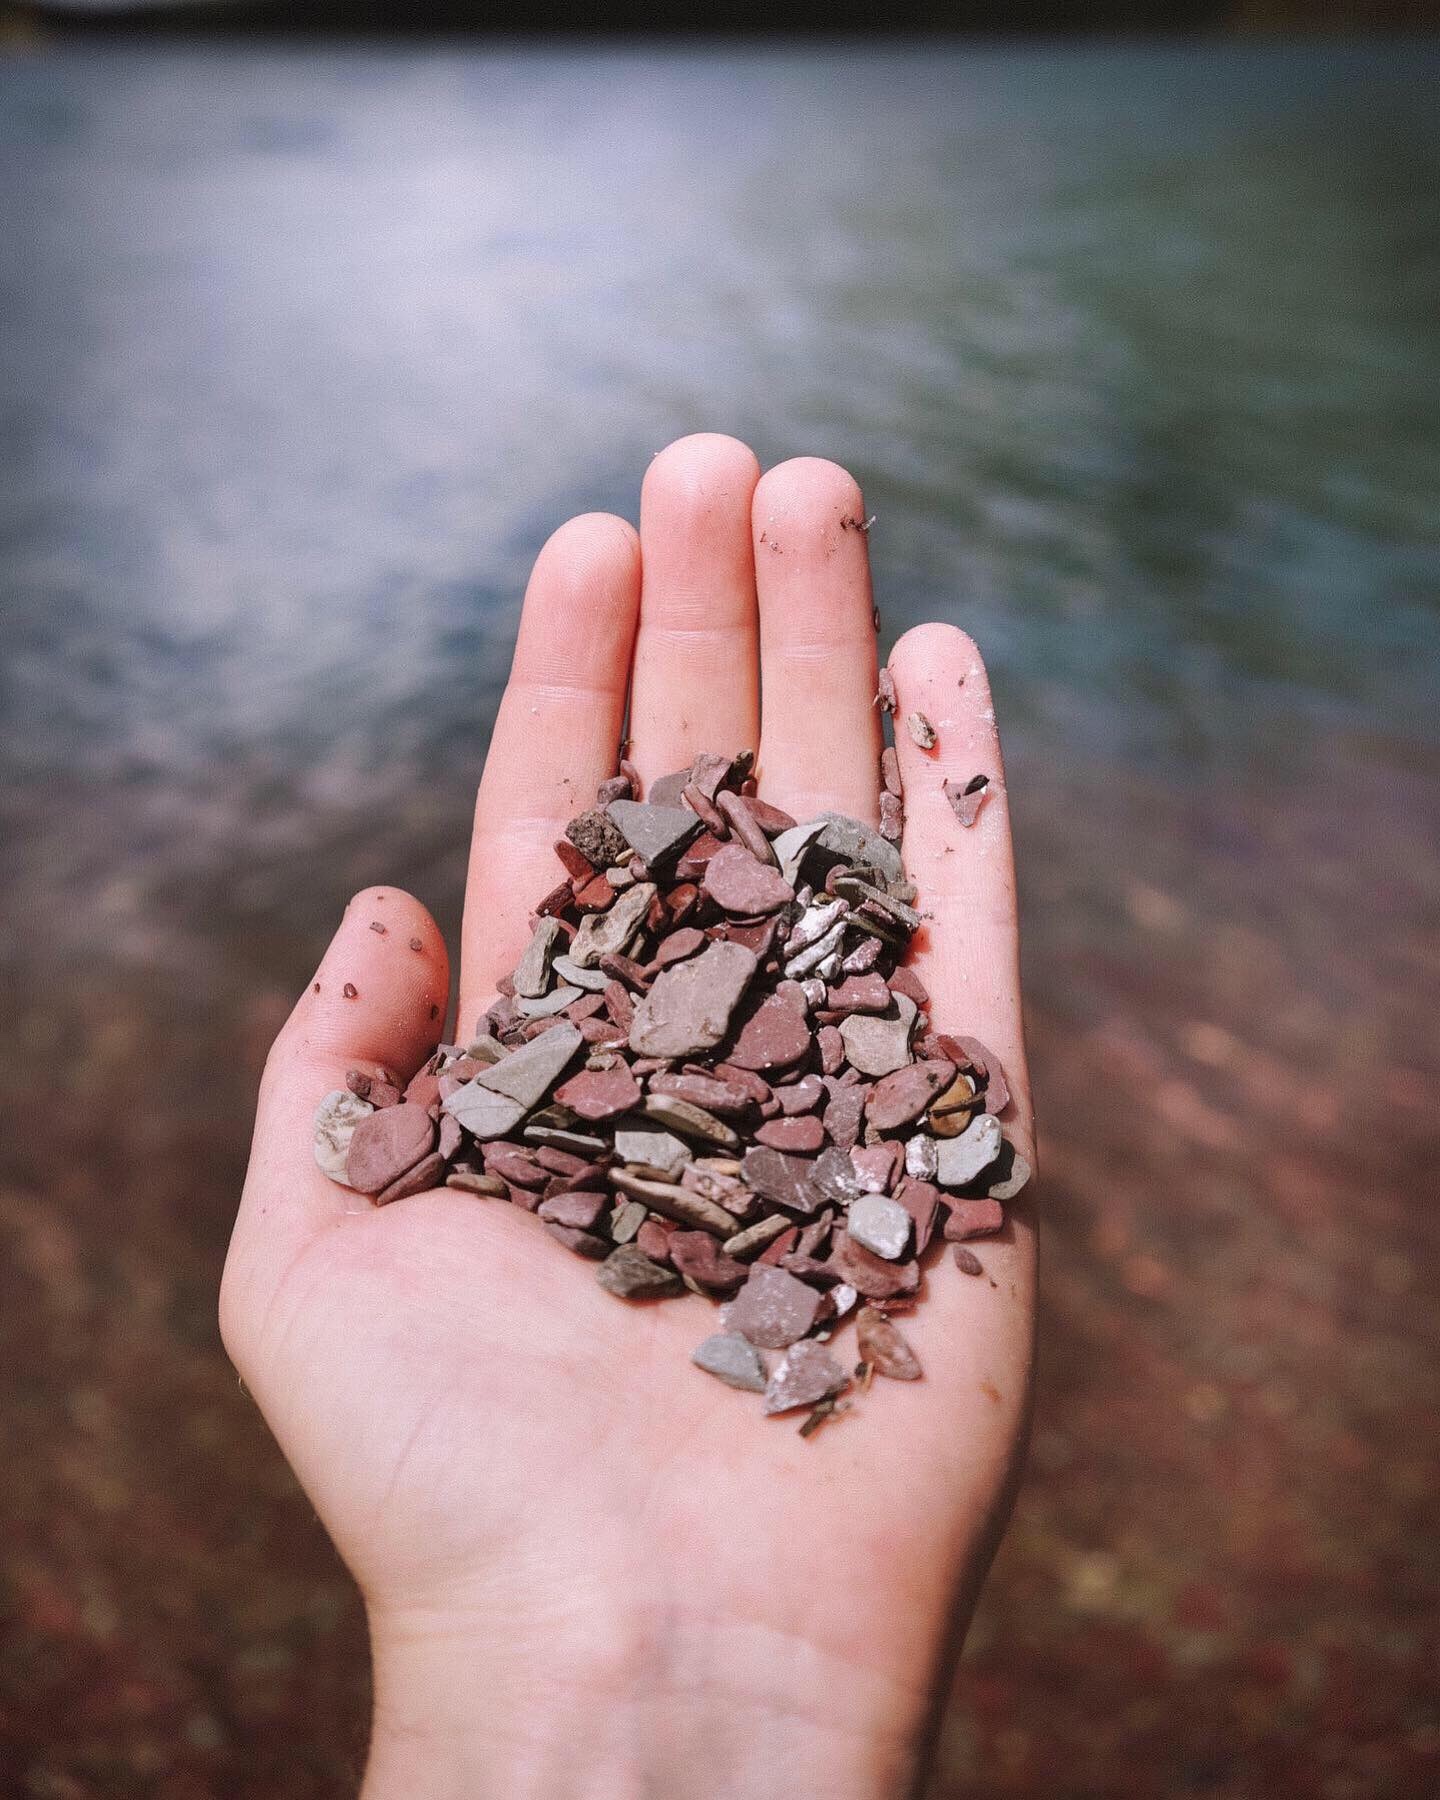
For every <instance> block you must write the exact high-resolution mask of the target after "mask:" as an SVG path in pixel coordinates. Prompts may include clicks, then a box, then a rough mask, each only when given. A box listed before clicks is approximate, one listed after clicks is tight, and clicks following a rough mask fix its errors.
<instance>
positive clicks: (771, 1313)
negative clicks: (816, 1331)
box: [725, 1263, 821, 1350]
mask: <svg viewBox="0 0 1440 1800" xmlns="http://www.w3.org/2000/svg"><path fill="white" fill-rule="evenodd" d="M820 1306H821V1297H820V1294H819V1292H818V1290H817V1289H815V1288H813V1287H810V1286H808V1285H807V1283H805V1282H803V1281H797V1280H796V1278H795V1276H793V1275H791V1274H789V1273H787V1272H786V1270H784V1269H776V1268H772V1267H771V1266H769V1265H768V1264H764V1263H755V1264H752V1265H751V1268H750V1278H749V1280H748V1281H747V1282H746V1283H745V1285H744V1287H742V1288H741V1290H740V1292H739V1293H738V1294H737V1295H736V1296H735V1298H734V1299H733V1300H732V1301H731V1302H730V1305H729V1306H728V1308H727V1309H726V1312H725V1329H726V1330H727V1331H738V1332H739V1333H740V1335H741V1336H742V1337H745V1338H748V1339H749V1340H750V1342H751V1343H752V1344H758V1345H759V1346H760V1347H761V1348H762V1349H765V1350H783V1349H784V1348H785V1347H786V1345H787V1344H793V1343H794V1342H795V1340H796V1339H797V1338H802V1337H804V1335H805V1333H806V1332H807V1331H809V1330H810V1329H811V1328H812V1326H813V1325H814V1324H815V1321H816V1320H817V1319H818V1318H819V1316H820Z"/></svg>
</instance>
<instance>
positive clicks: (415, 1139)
mask: <svg viewBox="0 0 1440 1800" xmlns="http://www.w3.org/2000/svg"><path fill="white" fill-rule="evenodd" d="M434 1143H435V1121H434V1120H433V1119H432V1118H431V1117H430V1115H429V1113H428V1112H426V1110H425V1108H424V1107H423V1106H415V1105H413V1104H412V1103H411V1102H410V1101H408V1100H405V1101H402V1102H401V1103H400V1105H399V1106H383V1107H381V1109H380V1111H379V1112H372V1113H371V1114H370V1116H369V1117H368V1118H366V1119H361V1120H360V1121H359V1122H358V1123H357V1125H356V1126H355V1129H354V1131H353V1132H352V1133H351V1134H350V1149H349V1152H348V1154H347V1155H346V1158H345V1180H346V1183H347V1185H348V1186H350V1187H352V1188H354V1189H355V1191H356V1193H358V1194H378V1193H380V1192H381V1190H382V1189H384V1188H387V1187H389V1186H390V1184H391V1182H392V1181H398V1180H399V1179H400V1177H401V1176H402V1175H403V1174H405V1173H406V1171H407V1170H409V1169H413V1168H414V1167H415V1164H416V1163H418V1162H419V1161H420V1158H421V1157H422V1156H428V1155H429V1153H430V1151H431V1149H432V1148H433V1146H434Z"/></svg>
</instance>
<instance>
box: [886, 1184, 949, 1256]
mask: <svg viewBox="0 0 1440 1800" xmlns="http://www.w3.org/2000/svg"><path fill="white" fill-rule="evenodd" d="M895 1198H896V1199H897V1200H898V1201H899V1202H900V1204H901V1205H902V1206H903V1207H904V1208H905V1210H906V1212H908V1213H909V1215H910V1217H911V1218H912V1219H913V1220H914V1221H915V1254H916V1255H917V1256H920V1255H923V1253H924V1251H925V1248H926V1246H927V1245H928V1244H929V1242H930V1240H931V1238H932V1237H934V1235H935V1223H936V1219H937V1217H938V1215H939V1211H940V1205H941V1201H942V1199H943V1196H942V1194H941V1192H940V1190H939V1188H937V1187H936V1186H935V1184H934V1183H933V1182H930V1181H921V1180H919V1179H918V1177H916V1176H914V1175H906V1176H905V1177H904V1178H903V1179H902V1180H901V1182H900V1183H899V1185H898V1186H897V1187H896V1189H895Z"/></svg>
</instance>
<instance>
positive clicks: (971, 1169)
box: [935, 1113, 1005, 1188]
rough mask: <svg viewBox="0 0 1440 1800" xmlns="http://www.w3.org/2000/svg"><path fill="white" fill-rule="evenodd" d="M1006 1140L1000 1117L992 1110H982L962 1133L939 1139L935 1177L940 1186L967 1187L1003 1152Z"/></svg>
mask: <svg viewBox="0 0 1440 1800" xmlns="http://www.w3.org/2000/svg"><path fill="white" fill-rule="evenodd" d="M1004 1141H1005V1139H1004V1136H1003V1135H1002V1133H1001V1130H1000V1121H999V1120H998V1119H997V1118H996V1117H995V1116H994V1115H993V1114H992V1113H981V1114H980V1115H979V1117H978V1118H974V1119H972V1120H971V1121H970V1123H969V1124H968V1125H967V1126H966V1127H965V1129H964V1131H962V1132H961V1133H960V1135H959V1137H953V1138H940V1139H939V1140H938V1141H937V1143H936V1146H935V1158H936V1169H935V1179H936V1181H938V1182H939V1183H940V1186H941V1187H947V1188H957V1187H964V1186H965V1184H966V1183H967V1182H970V1181H974V1179H975V1177H976V1176H977V1175H980V1174H982V1173H983V1172H984V1171H985V1170H986V1169H988V1168H989V1167H990V1165H991V1163H993V1162H994V1160H995V1158H996V1157H997V1156H998V1155H999V1154H1000V1146H1001V1145H1002V1144H1003V1143H1004Z"/></svg>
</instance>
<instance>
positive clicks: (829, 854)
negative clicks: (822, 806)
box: [776, 812, 905, 881]
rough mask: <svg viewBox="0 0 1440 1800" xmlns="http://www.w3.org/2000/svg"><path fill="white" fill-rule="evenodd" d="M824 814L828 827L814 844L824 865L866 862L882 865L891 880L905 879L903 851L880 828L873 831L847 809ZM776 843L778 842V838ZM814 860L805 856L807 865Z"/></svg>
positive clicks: (886, 876)
mask: <svg viewBox="0 0 1440 1800" xmlns="http://www.w3.org/2000/svg"><path fill="white" fill-rule="evenodd" d="M820 818H821V819H822V820H823V822H824V829H823V830H822V831H821V833H820V835H819V836H818V837H817V838H816V840H815V845H814V848H815V850H816V851H818V852H820V853H821V856H820V861H821V863H822V864H823V866H824V867H826V868H830V867H832V866H833V865H834V864H835V863H837V862H843V863H865V864H868V865H869V867H870V868H872V869H878V870H879V871H880V873H881V874H882V875H883V876H884V877H885V879H886V880H887V881H903V880H904V879H905V867H904V864H903V863H902V862H901V861H900V852H899V851H898V850H897V849H896V848H895V846H894V845H893V844H887V843H886V841H885V839H884V838H882V837H881V835H880V833H879V832H878V831H872V830H871V829H870V827H869V826H868V825H866V824H864V823H863V822H862V821H861V820H859V819H852V818H849V817H848V816H847V815H846V814H845V813H837V812H823V813H821V814H820ZM776 843H777V845H778V843H779V839H778V838H777V839H776ZM811 861H812V858H811V857H809V856H807V857H806V858H805V865H806V867H807V868H808V867H809V865H810V862H811Z"/></svg>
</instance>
